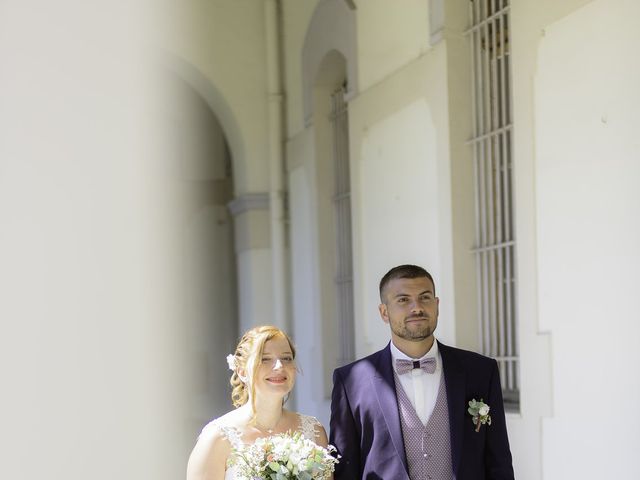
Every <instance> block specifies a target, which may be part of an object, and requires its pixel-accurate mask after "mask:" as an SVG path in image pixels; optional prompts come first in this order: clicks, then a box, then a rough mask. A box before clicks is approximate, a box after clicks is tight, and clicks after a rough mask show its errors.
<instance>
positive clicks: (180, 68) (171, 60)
mask: <svg viewBox="0 0 640 480" xmlns="http://www.w3.org/2000/svg"><path fill="white" fill-rule="evenodd" d="M162 63H163V65H164V67H165V68H168V69H169V70H171V71H172V72H174V73H175V74H176V75H178V76H179V77H180V78H181V79H182V80H184V81H185V82H186V83H187V84H188V85H190V86H191V88H193V89H194V90H195V91H196V92H197V93H198V94H199V95H200V96H201V97H202V98H203V99H204V101H205V102H206V103H207V105H209V107H210V108H211V110H212V111H213V113H214V115H215V116H216V117H217V119H218V122H219V123H220V126H221V128H222V131H223V132H224V135H225V137H226V140H227V143H228V145H229V149H230V151H231V162H232V165H233V183H234V191H235V192H239V191H240V192H241V191H244V189H243V188H241V187H242V185H239V182H242V181H246V178H247V168H246V164H247V162H246V153H245V152H246V149H245V142H244V138H243V136H242V132H241V130H240V127H239V125H238V122H237V121H236V118H235V115H234V114H233V111H232V110H231V107H230V106H229V104H228V103H227V101H226V100H225V98H224V97H223V96H222V94H221V93H220V91H219V90H218V89H217V88H216V86H215V85H214V84H213V83H211V80H210V79H208V78H207V77H206V76H205V75H204V74H203V73H202V72H201V71H200V70H199V69H198V68H196V67H195V66H194V65H192V64H191V63H189V62H187V61H186V60H184V59H182V58H180V57H178V56H176V55H172V54H169V53H165V54H164V56H163V62H162Z"/></svg>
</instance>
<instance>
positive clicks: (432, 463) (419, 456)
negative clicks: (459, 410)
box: [394, 373, 453, 480]
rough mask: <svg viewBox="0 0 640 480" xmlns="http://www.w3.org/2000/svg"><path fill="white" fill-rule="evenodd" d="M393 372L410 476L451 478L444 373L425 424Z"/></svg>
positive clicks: (432, 479)
mask: <svg viewBox="0 0 640 480" xmlns="http://www.w3.org/2000/svg"><path fill="white" fill-rule="evenodd" d="M394 376H395V381H396V397H397V399H398V409H399V412H400V422H401V424H402V438H403V440H404V451H405V453H406V455H407V464H408V467H409V478H410V479H411V480H453V465H452V461H451V435H450V431H449V410H448V408H447V390H446V385H445V382H444V373H443V375H442V377H441V379H440V387H439V388H438V397H437V399H436V405H435V407H434V409H433V413H432V414H431V417H430V418H429V420H428V421H427V424H426V425H424V424H423V423H422V421H421V420H420V418H419V417H418V414H417V413H416V410H415V408H414V407H413V405H411V401H410V400H409V397H408V396H407V394H406V392H405V391H404V389H403V388H402V385H401V384H400V380H399V379H398V375H397V374H396V373H394Z"/></svg>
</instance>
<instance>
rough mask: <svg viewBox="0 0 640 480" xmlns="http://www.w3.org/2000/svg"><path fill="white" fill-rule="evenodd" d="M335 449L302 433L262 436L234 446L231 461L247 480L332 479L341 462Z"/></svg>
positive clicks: (239, 473)
mask: <svg viewBox="0 0 640 480" xmlns="http://www.w3.org/2000/svg"><path fill="white" fill-rule="evenodd" d="M334 451H335V448H334V447H332V446H329V448H323V447H321V446H319V445H317V444H315V443H314V442H312V441H311V440H308V439H306V438H304V437H303V436H302V434H301V433H300V432H296V433H280V434H278V435H272V436H270V437H265V438H259V439H257V440H256V441H255V442H254V443H252V444H251V445H246V446H244V447H242V448H239V449H233V453H232V456H231V461H230V463H231V464H232V465H234V466H235V469H236V476H237V477H239V478H241V479H247V480H322V479H328V478H329V477H330V476H331V474H332V473H333V470H334V467H335V464H336V463H337V462H338V460H337V459H336V458H334V457H333V456H332V455H331V452H334Z"/></svg>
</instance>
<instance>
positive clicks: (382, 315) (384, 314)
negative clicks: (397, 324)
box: [378, 303, 389, 323]
mask: <svg viewBox="0 0 640 480" xmlns="http://www.w3.org/2000/svg"><path fill="white" fill-rule="evenodd" d="M378 311H379V312H380V318H382V321H383V322H384V323H389V312H387V306H386V305H385V304H384V303H381V304H380V305H378Z"/></svg>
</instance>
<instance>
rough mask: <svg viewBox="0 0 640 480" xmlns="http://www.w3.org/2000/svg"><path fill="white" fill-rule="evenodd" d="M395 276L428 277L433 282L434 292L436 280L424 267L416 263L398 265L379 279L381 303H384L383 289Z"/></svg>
mask: <svg viewBox="0 0 640 480" xmlns="http://www.w3.org/2000/svg"><path fill="white" fill-rule="evenodd" d="M396 278H428V279H429V280H431V283H432V284H433V290H434V292H433V293H434V294H435V293H436V292H435V289H436V282H434V281H433V277H432V276H431V274H430V273H429V272H427V271H426V270H425V269H424V268H422V267H419V266H417V265H398V266H397V267H393V268H392V269H391V270H389V271H388V272H387V273H385V274H384V277H382V279H381V280H380V301H381V302H382V303H384V296H383V291H384V289H385V287H386V286H387V284H388V283H389V282H390V281H391V280H394V279H396Z"/></svg>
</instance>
